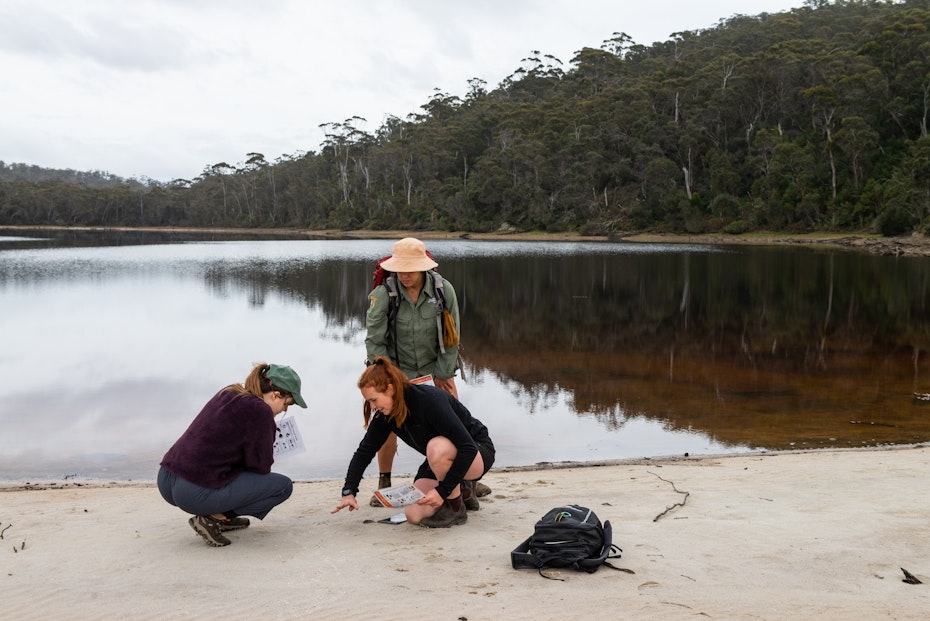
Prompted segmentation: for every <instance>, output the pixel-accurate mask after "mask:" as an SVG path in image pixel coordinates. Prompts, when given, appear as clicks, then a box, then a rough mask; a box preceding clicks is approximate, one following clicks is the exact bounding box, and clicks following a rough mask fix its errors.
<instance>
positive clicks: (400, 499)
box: [375, 483, 423, 507]
mask: <svg viewBox="0 0 930 621" xmlns="http://www.w3.org/2000/svg"><path fill="white" fill-rule="evenodd" d="M375 496H377V497H378V500H380V501H381V504H382V505H384V506H385V507H403V506H404V505H412V504H413V503H415V502H416V501H418V500H419V499H421V498H423V492H421V491H420V490H418V489H417V488H416V487H414V486H413V483H405V484H404V485H395V486H394V487H384V488H382V489H379V490H377V491H376V492H375Z"/></svg>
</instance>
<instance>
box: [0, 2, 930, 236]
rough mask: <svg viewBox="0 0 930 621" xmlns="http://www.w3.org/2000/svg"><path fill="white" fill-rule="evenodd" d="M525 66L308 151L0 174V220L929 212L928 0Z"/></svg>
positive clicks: (764, 17)
mask: <svg viewBox="0 0 930 621" xmlns="http://www.w3.org/2000/svg"><path fill="white" fill-rule="evenodd" d="M606 27H607V28H609V27H610V26H609V25H607V26H606ZM539 45H540V47H541V48H544V46H545V41H540V42H539ZM519 63H520V66H519V67H518V68H516V69H515V71H514V72H513V74H512V75H510V76H509V77H507V78H506V79H504V80H503V81H502V82H501V83H500V84H498V85H497V86H495V87H493V88H491V87H489V86H488V85H487V84H485V83H483V82H482V81H480V80H472V81H470V82H469V85H468V87H469V88H468V91H467V94H466V95H465V96H464V98H460V97H457V96H454V95H450V94H448V93H444V92H441V91H440V90H437V91H435V92H434V94H433V95H432V96H431V97H430V98H429V101H427V102H426V103H424V104H423V106H422V107H421V109H420V111H419V112H417V113H414V114H411V115H409V116H407V117H406V118H399V117H390V118H388V120H386V121H385V122H384V123H383V124H382V126H381V127H379V128H378V129H377V130H376V131H375V132H374V133H369V132H366V131H363V130H362V129H361V127H362V126H363V125H364V124H363V123H362V119H359V118H358V117H351V116H349V115H351V111H347V116H349V118H347V120H345V121H342V122H332V123H325V124H323V126H324V127H325V128H326V136H327V139H326V141H325V143H324V145H323V146H322V147H321V148H320V150H319V152H317V151H307V152H302V153H297V154H293V155H290V156H282V157H280V158H279V159H277V160H275V161H273V162H271V161H268V160H267V159H266V158H265V156H264V155H262V154H259V153H249V154H246V155H245V161H244V162H241V163H237V164H234V165H230V164H228V163H226V162H220V163H209V164H207V165H205V167H204V169H203V172H202V174H201V175H200V176H199V177H197V178H196V179H191V180H185V179H178V180H175V181H173V182H171V183H167V184H161V183H155V182H151V181H146V182H144V183H139V182H137V181H126V182H123V183H119V184H117V185H116V186H114V187H94V186H93V185H91V184H90V183H87V182H85V181H82V180H80V179H60V178H59V179H44V180H34V179H28V178H22V177H16V178H13V179H10V178H8V177H4V178H3V179H2V180H0V225H4V224H7V225H9V224H16V225H22V224H36V225H46V224H62V225H103V226H115V225H124V226H241V227H302V228H304V227H305V228H314V229H347V228H353V229H354V228H369V229H399V228H404V229H435V230H469V231H489V230H497V229H501V228H506V229H510V230H542V231H570V230H573V231H579V232H581V233H585V234H595V233H596V234H612V233H618V232H626V231H631V230H657V231H680V232H691V233H698V232H712V231H726V232H731V233H739V232H743V231H748V230H756V229H767V230H776V231H791V232H802V231H817V230H819V231H822V230H868V229H871V228H872V227H875V228H876V229H877V230H879V231H881V232H883V233H886V234H899V233H906V232H911V231H921V232H922V231H923V230H924V229H925V228H926V227H927V225H928V222H930V138H928V136H927V122H928V114H930V0H905V1H900V2H892V1H887V0H881V1H880V0H845V1H844V0H837V1H835V2H828V1H827V0H807V1H806V2H805V4H804V6H803V7H801V8H798V9H794V10H792V11H790V12H784V13H777V14H761V15H754V16H749V15H746V16H733V17H731V18H728V19H723V20H721V21H720V22H719V23H718V24H717V25H716V26H715V27H712V28H708V29H706V30H701V31H697V32H682V33H676V34H675V35H674V36H673V37H672V38H671V39H669V40H668V41H664V42H660V43H656V44H654V45H651V46H645V45H642V44H637V43H636V42H634V41H632V40H631V39H630V38H629V37H628V36H627V35H625V34H624V33H622V32H617V33H615V34H614V36H613V37H612V38H611V39H609V40H607V41H604V42H602V43H598V42H592V47H586V48H584V49H582V50H579V51H578V52H577V53H576V55H575V56H574V57H573V58H571V59H568V62H567V63H565V62H563V61H562V60H561V59H556V58H554V57H552V56H550V55H546V54H545V53H542V52H533V53H531V54H530V55H529V56H528V57H527V58H524V59H522V60H520V61H519ZM515 64H516V62H515ZM183 148H184V145H178V149H183Z"/></svg>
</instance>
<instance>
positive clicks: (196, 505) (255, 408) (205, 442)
mask: <svg viewBox="0 0 930 621" xmlns="http://www.w3.org/2000/svg"><path fill="white" fill-rule="evenodd" d="M295 403H296V404H297V405H299V406H300V407H302V408H305V407H307V403H306V402H305V401H304V398H303V397H302V396H301V395H300V377H298V375H297V373H295V372H294V370H293V369H291V368H290V367H286V366H282V365H277V364H265V363H259V364H257V365H255V367H254V368H253V369H252V371H251V372H250V373H249V375H248V377H247V378H246V380H245V384H244V385H243V384H232V385H230V386H227V387H226V388H224V389H222V390H221V391H219V392H218V393H216V395H214V397H213V398H212V399H210V401H208V402H207V404H206V405H205V406H204V407H203V409H202V410H201V411H200V414H198V415H197V417H196V418H194V420H193V421H192V422H191V424H190V426H189V427H188V428H187V431H185V432H184V433H183V434H182V435H181V437H180V438H179V439H178V441H177V442H175V443H174V446H172V447H171V448H170V449H168V452H167V453H165V456H164V458H163V459H162V461H161V468H160V469H159V471H158V491H159V492H161V495H162V497H163V498H164V499H165V500H166V501H168V502H169V503H170V504H172V505H174V506H176V507H179V508H180V509H182V510H184V511H186V512H187V513H191V514H193V516H194V517H192V518H190V520H188V524H190V526H191V528H193V529H194V531H195V532H196V533H197V534H198V535H200V536H201V537H203V539H204V541H206V542H207V544H208V545H211V546H216V547H219V546H227V545H229V544H230V541H229V539H228V538H227V537H226V536H225V535H224V534H223V533H224V532H226V531H230V530H238V529H241V528H246V527H247V526H248V525H249V519H248V518H246V517H241V516H245V515H251V516H253V517H256V518H258V519H260V520H261V519H264V517H265V516H266V515H268V512H269V511H271V510H272V509H273V508H274V507H276V506H278V505H279V504H281V503H282V502H284V501H285V500H287V499H288V498H289V497H290V495H291V492H292V491H293V483H292V482H291V480H290V479H289V478H288V477H286V476H284V475H283V474H278V473H275V472H271V464H272V463H273V462H274V442H275V434H276V433H277V426H276V425H275V422H274V418H275V416H277V415H278V414H280V413H282V412H286V411H287V408H288V406H289V405H293V404H295Z"/></svg>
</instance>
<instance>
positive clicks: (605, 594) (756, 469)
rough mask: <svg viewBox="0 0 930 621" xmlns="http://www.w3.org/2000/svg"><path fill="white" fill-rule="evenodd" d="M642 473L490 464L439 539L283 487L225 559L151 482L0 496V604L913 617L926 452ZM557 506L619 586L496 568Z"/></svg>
mask: <svg viewBox="0 0 930 621" xmlns="http://www.w3.org/2000/svg"><path fill="white" fill-rule="evenodd" d="M639 461H640V463H635V464H633V463H626V464H622V465H619V464H618V465H602V466H590V465H587V466H584V467H569V466H566V467H559V468H548V469H543V470H512V469H511V470H509V471H497V470H494V469H492V470H491V471H490V472H489V473H488V475H486V476H485V478H484V481H485V482H486V483H487V484H488V485H489V486H490V487H491V488H492V490H493V491H492V493H491V495H490V496H487V497H485V498H483V499H482V500H481V509H480V510H479V511H477V512H469V514H468V516H469V517H468V521H467V522H466V523H465V524H463V525H461V526H455V527H453V528H450V529H435V530H434V529H425V528H419V527H414V526H409V525H406V524H401V525H386V524H379V523H378V520H380V519H383V518H386V517H388V516H390V515H392V514H393V513H394V512H395V511H396V510H392V509H383V508H373V507H367V506H363V507H360V509H359V511H356V512H351V513H348V512H346V511H343V512H340V513H338V514H336V515H333V514H331V513H330V511H331V510H332V508H333V507H334V506H335V505H336V503H337V502H338V494H339V487H340V485H341V482H339V481H335V480H323V481H307V482H298V483H296V484H295V488H294V493H293V495H292V496H291V498H290V499H289V500H288V501H286V502H285V503H284V504H282V505H280V507H278V508H276V509H275V510H274V511H273V512H272V513H271V514H270V515H269V516H268V518H267V519H265V520H263V521H258V520H253V524H252V525H251V526H250V527H249V528H248V529H245V530H242V531H235V532H232V533H229V538H230V539H231V540H232V545H230V546H227V547H224V548H211V547H208V546H206V545H205V544H204V542H203V541H202V540H201V538H200V537H199V536H197V535H196V534H195V533H194V532H193V531H192V530H191V529H190V528H189V526H188V525H187V516H186V514H184V513H183V512H182V511H180V510H178V509H176V508H175V507H172V506H170V505H168V504H167V503H165V502H164V500H162V498H161V497H160V495H159V494H158V492H157V491H156V489H155V486H154V483H137V484H131V485H127V486H117V487H107V486H97V487H91V486H75V487H67V488H54V489H45V490H18V491H16V490H8V491H6V492H4V493H2V494H0V499H2V503H0V531H2V541H0V543H2V544H4V546H3V547H2V548H3V549H4V550H5V551H3V552H2V553H3V554H4V556H3V558H4V560H3V572H2V573H0V584H3V585H4V587H5V588H4V600H3V607H4V611H5V613H6V615H7V616H9V617H10V618H15V619H19V620H31V619H37V620H39V619H41V620H44V619H57V618H69V619H77V620H83V619H88V620H89V619H111V618H117V617H120V618H127V617H128V618H131V619H158V620H160V619H166V618H167V619H174V618H184V619H212V618H217V617H232V616H236V617H245V618H250V617H259V616H260V617H262V618H267V619H273V620H275V619H282V620H291V619H294V620H297V619H331V618H335V617H338V616H345V615H346V614H351V615H352V616H353V617H354V618H356V619H361V620H362V621H365V620H368V619H372V620H374V619H384V618H398V617H400V616H403V617H404V618H409V619H430V620H434V619H449V620H450V621H451V620H455V619H468V620H469V621H480V620H485V619H500V618H506V619H518V620H519V619H539V618H566V619H578V618H603V617H604V615H605V611H611V610H617V611H622V613H620V614H621V616H623V617H629V618H636V619H663V620H669V619H670V620H678V619H681V620H685V619H694V618H695V617H706V618H714V619H746V620H749V619H756V620H758V619H765V620H772V621H776V620H779V621H780V620H781V619H796V620H801V621H806V620H814V619H846V618H849V619H852V618H863V615H864V614H865V615H866V616H868V618H894V619H923V618H925V617H926V611H927V610H928V608H930V561H928V559H930V539H928V538H927V537H926V536H925V535H926V520H927V516H928V515H930V494H927V491H930V483H928V482H927V478H926V472H927V470H928V468H930V446H927V445H917V446H914V447H888V448H876V449H869V448H866V449H860V448H856V449H845V450H830V449H816V450H810V451H796V452H795V451H792V452H786V453H781V452H779V453H762V454H738V455H726V456H723V457H708V456H700V457H691V458H684V457H682V458H676V459H674V460H665V461H663V460H639ZM373 484H374V482H373V481H371V480H370V479H366V480H365V481H364V482H363V491H364V492H366V493H367V492H368V491H369V487H370V486H371V485H373ZM568 503H572V504H578V505H581V506H585V507H588V508H590V509H592V510H594V512H595V513H596V515H597V516H598V517H599V518H600V519H601V521H610V522H611V526H612V530H613V543H614V544H616V545H618V546H619V547H620V548H622V550H623V553H622V557H621V558H619V559H614V560H613V561H612V564H614V565H615V566H617V567H621V568H624V569H626V570H629V572H631V573H627V572H620V571H613V570H611V569H610V568H607V567H603V568H600V569H599V570H598V571H597V572H596V573H593V574H586V573H581V572H575V571H572V570H568V569H562V570H549V571H547V572H546V575H548V576H549V577H550V578H554V579H550V580H547V579H545V578H544V577H543V576H541V575H540V574H539V573H537V572H535V571H533V570H516V569H514V568H513V567H512V566H511V562H510V552H511V551H512V550H513V549H515V548H516V547H517V546H518V545H519V544H520V542H521V541H523V539H525V538H526V537H528V536H529V535H530V534H531V533H532V530H533V526H534V524H535V521H536V520H538V519H539V518H540V517H542V515H543V514H545V513H546V512H547V511H548V510H549V509H551V508H553V507H557V506H561V505H564V504H568ZM902 570H906V571H907V572H909V573H910V574H911V575H913V576H915V577H916V578H917V579H918V580H920V581H921V582H922V584H909V583H906V582H904V578H905V577H906V575H905V574H903V573H902ZM231 594H234V596H232V597H231V596H230V595H231ZM866 610H867V611H868V613H865V612H864V611H866Z"/></svg>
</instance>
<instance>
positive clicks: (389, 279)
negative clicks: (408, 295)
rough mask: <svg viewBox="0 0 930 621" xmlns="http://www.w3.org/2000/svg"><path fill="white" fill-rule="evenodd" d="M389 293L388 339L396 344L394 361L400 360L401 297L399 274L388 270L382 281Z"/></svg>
mask: <svg viewBox="0 0 930 621" xmlns="http://www.w3.org/2000/svg"><path fill="white" fill-rule="evenodd" d="M381 284H383V285H384V289H385V290H386V291H387V294H388V312H387V319H388V321H387V337H388V341H389V342H391V343H393V344H394V363H395V364H396V363H397V362H398V360H399V358H398V350H397V308H398V306H400V298H398V297H397V295H398V294H397V274H395V273H394V272H388V273H387V275H386V276H385V277H384V281H383V282H382V283H381Z"/></svg>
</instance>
